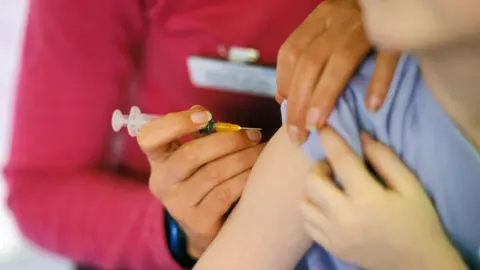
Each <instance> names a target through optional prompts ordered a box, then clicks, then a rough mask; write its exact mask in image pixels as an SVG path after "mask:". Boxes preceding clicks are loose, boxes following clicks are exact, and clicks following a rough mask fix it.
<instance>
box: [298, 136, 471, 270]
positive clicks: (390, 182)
mask: <svg viewBox="0 0 480 270" xmlns="http://www.w3.org/2000/svg"><path fill="white" fill-rule="evenodd" d="M320 138H321V142H322V145H323V147H324V149H325V152H326V156H327V160H328V163H329V164H330V166H331V168H332V169H331V170H332V171H333V174H334V175H336V177H337V179H338V181H339V183H340V184H341V185H342V186H343V189H340V188H338V186H337V185H336V184H335V183H334V182H333V180H332V178H331V176H330V174H331V173H332V172H331V171H330V172H329V170H330V169H329V167H328V166H325V165H324V166H319V164H317V165H316V166H315V168H314V170H313V171H312V172H311V173H310V175H309V177H308V178H307V180H306V182H305V192H306V195H307V196H306V197H307V199H306V200H305V201H304V202H302V204H301V210H302V213H303V216H304V217H305V228H306V230H307V231H308V233H309V234H310V235H311V237H312V238H313V239H314V240H315V241H316V242H318V243H319V244H320V245H321V246H323V247H324V248H325V249H327V250H328V251H329V252H331V253H333V254H334V255H335V256H337V257H338V258H340V259H342V260H345V261H347V262H349V263H352V264H354V265H357V266H359V267H362V268H365V269H391V270H395V269H411V270H416V269H419V270H420V269H422V270H423V269H436V270H441V269H445V270H447V269H456V270H457V269H467V268H466V266H465V265H464V263H463V262H462V260H461V259H460V256H459V255H458V254H457V252H456V251H455V249H454V248H453V247H452V245H451V244H450V243H449V241H448V240H447V237H446V235H445V233H444V231H443V229H442V226H441V224H440V220H439V218H438V216H437V214H436V212H435V209H434V207H433V205H432V203H431V202H430V200H429V198H428V196H427V195H426V193H425V192H424V190H423V188H422V186H421V185H420V183H419V181H418V180H417V179H416V177H415V175H413V174H412V173H411V172H410V171H409V169H408V168H407V167H406V166H405V165H403V163H402V162H401V161H400V160H399V159H398V158H397V156H396V154H395V153H394V152H393V151H391V150H390V149H389V148H388V147H386V146H384V145H382V144H381V143H378V142H376V141H373V140H372V139H371V138H370V137H369V136H368V135H365V134H364V135H363V137H362V141H363V146H364V154H365V156H366V159H367V162H369V164H370V166H371V167H372V169H373V171H374V172H375V173H376V174H377V175H379V177H381V179H382V180H383V184H381V181H380V180H379V179H377V177H375V176H374V175H373V174H372V173H370V171H369V170H368V168H367V166H365V164H364V160H362V159H361V158H359V157H358V156H357V155H356V154H354V153H353V152H352V151H351V150H350V148H349V147H348V145H347V144H346V143H345V142H344V141H343V140H342V139H341V138H340V136H339V135H338V134H336V133H335V132H334V131H333V130H332V129H330V128H325V129H324V130H322V131H320Z"/></svg>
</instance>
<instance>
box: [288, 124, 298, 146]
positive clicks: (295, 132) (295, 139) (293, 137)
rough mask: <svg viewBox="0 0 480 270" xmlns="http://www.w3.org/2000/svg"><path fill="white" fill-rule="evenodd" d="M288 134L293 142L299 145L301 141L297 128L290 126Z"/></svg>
mask: <svg viewBox="0 0 480 270" xmlns="http://www.w3.org/2000/svg"><path fill="white" fill-rule="evenodd" d="M287 133H288V137H290V140H291V141H292V142H294V143H298V142H299V141H300V132H299V130H298V128H297V127H296V126H288V127H287Z"/></svg>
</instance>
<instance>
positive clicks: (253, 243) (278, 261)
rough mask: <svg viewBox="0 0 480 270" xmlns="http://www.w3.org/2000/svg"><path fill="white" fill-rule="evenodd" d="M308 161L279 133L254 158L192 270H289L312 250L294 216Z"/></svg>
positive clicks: (299, 219)
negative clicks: (244, 181) (237, 195)
mask: <svg viewBox="0 0 480 270" xmlns="http://www.w3.org/2000/svg"><path fill="white" fill-rule="evenodd" d="M311 164H312V162H311V161H310V160H309V159H307V157H306V156H305V155H304V154H303V153H302V150H301V148H300V147H297V146H295V145H293V144H292V143H291V142H290V141H289V140H288V138H287V134H286V132H285V130H284V128H281V129H280V130H279V131H278V132H277V133H276V134H275V136H274V137H273V138H272V140H271V141H270V142H269V143H268V145H267V147H266V148H265V150H264V151H263V153H262V154H261V156H260V158H259V159H258V161H257V163H256V165H255V167H254V169H253V171H252V173H251V175H250V178H249V182H248V184H247V186H246V188H245V191H244V193H243V196H242V199H241V200H240V202H239V204H238V205H237V207H236V209H235V211H234V212H233V213H232V215H231V216H230V217H229V219H228V221H227V222H226V224H225V225H224V227H223V228H222V230H221V231H220V233H219V235H218V236H217V238H216V239H215V240H214V242H213V243H212V245H210V247H209V248H208V250H207V251H206V252H205V253H204V254H203V256H202V258H201V259H200V261H199V262H198V264H197V265H196V266H195V269H196V270H203V269H204V270H216V269H218V270H224V269H229V270H235V269H248V270H255V269H259V270H264V269H278V270H280V269H293V268H294V267H295V265H296V264H297V262H298V261H299V260H300V259H301V257H302V256H303V255H304V254H305V252H306V251H307V250H308V249H309V248H310V246H311V245H312V241H311V240H310V238H309V237H308V236H307V234H306V233H305V232H304V230H303V220H302V217H301V216H300V213H299V212H298V205H299V202H300V199H301V198H302V193H303V192H302V186H303V185H302V182H301V179H303V177H304V175H305V174H306V173H307V170H308V169H309V167H310V166H311Z"/></svg>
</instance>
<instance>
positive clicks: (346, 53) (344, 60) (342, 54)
mask: <svg viewBox="0 0 480 270" xmlns="http://www.w3.org/2000/svg"><path fill="white" fill-rule="evenodd" d="M360 55H361V54H360V53H359V52H358V53H355V51H354V50H350V48H346V47H345V48H342V49H341V50H338V51H336V52H335V53H334V54H333V55H332V58H334V60H336V62H338V63H341V64H343V65H354V64H355V63H356V62H357V59H358V58H359V57H360Z"/></svg>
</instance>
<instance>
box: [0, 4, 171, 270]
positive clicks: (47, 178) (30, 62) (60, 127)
mask: <svg viewBox="0 0 480 270" xmlns="http://www.w3.org/2000/svg"><path fill="white" fill-rule="evenodd" d="M30 2H31V5H30V13H29V21H28V26H27V29H26V36H25V44H24V55H23V60H22V67H21V72H20V78H19V79H20V81H19V85H18V92H17V96H16V107H15V112H14V115H15V118H14V126H13V136H12V138H13V141H12V150H11V155H10V158H9V161H8V164H7V167H6V169H5V174H6V178H7V181H8V183H9V187H10V196H9V201H8V203H9V206H10V208H11V210H12V211H13V213H14V215H15V217H16V219H17V222H18V224H19V227H20V229H21V230H22V232H23V233H24V234H25V235H26V236H27V237H28V238H29V239H30V240H31V241H33V242H34V243H36V244H37V245H39V246H41V247H43V248H46V249H48V250H50V251H53V252H56V253H59V254H62V255H64V256H66V257H68V258H70V259H72V260H74V261H75V262H81V263H87V264H93V265H98V266H100V267H103V268H107V269H111V268H122V269H124V268H132V269H169V270H170V269H177V268H178V266H177V265H176V264H175V262H174V261H173V259H172V258H171V257H170V254H169V252H168V248H167V246H166V242H165V232H164V226H163V207H162V206H161V205H160V203H158V202H157V201H156V200H155V199H154V198H153V196H151V195H150V192H149V190H148V187H147V186H146V185H143V184H140V183H139V182H138V181H134V179H127V178H122V177H120V176H117V175H115V174H113V173H108V172H107V170H106V168H107V167H108V164H107V163H108V162H107V161H106V160H107V156H108V152H109V147H110V141H111V137H112V132H111V126H110V116H111V113H112V110H113V109H115V108H116V107H118V106H120V105H121V104H124V102H125V99H126V97H127V93H128V88H129V87H130V82H131V78H132V73H133V72H132V71H133V68H134V61H133V59H132V52H133V51H134V49H135V46H136V45H137V44H136V43H137V41H138V40H140V39H141V35H142V34H143V33H142V28H143V25H142V24H143V21H142V17H141V10H140V7H139V6H137V5H138V4H139V3H137V1H131V0H125V1H124V0H103V1H98V0H82V1H76V0H75V1H74V0H70V1H67V0H32V1H30ZM138 2H140V1H138Z"/></svg>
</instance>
